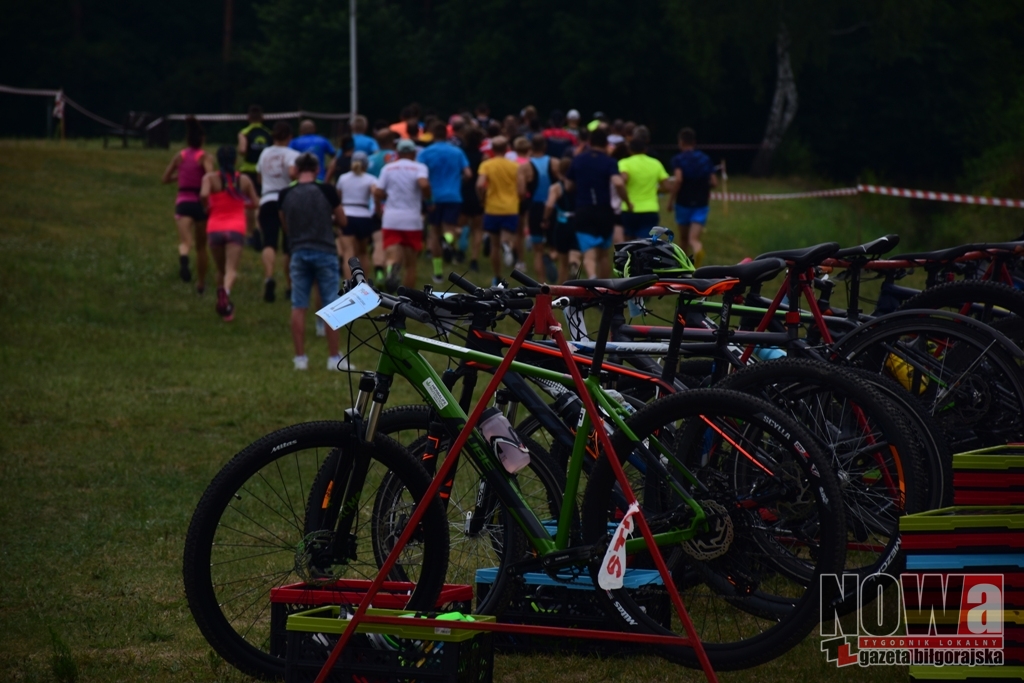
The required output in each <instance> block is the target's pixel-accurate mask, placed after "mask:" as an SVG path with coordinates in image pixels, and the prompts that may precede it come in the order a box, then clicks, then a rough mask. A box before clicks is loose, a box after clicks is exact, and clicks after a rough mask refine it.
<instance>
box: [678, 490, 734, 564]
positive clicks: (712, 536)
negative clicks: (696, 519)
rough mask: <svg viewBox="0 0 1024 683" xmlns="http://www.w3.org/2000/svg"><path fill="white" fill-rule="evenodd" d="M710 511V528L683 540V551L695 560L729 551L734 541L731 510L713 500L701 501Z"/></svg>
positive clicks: (718, 555) (705, 558)
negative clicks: (687, 539)
mask: <svg viewBox="0 0 1024 683" xmlns="http://www.w3.org/2000/svg"><path fill="white" fill-rule="evenodd" d="M700 504H701V507H703V508H704V510H705V511H707V512H708V516H707V520H708V530H707V531H705V532H702V533H700V534H697V535H696V536H694V537H693V538H691V539H690V540H689V541H684V542H683V552H685V553H686V554H687V555H689V556H690V557H692V558H693V559H695V560H701V561H707V560H713V559H715V558H716V557H721V556H722V555H724V554H726V553H727V552H729V547H730V546H731V545H732V541H733V536H734V532H733V521H732V518H731V517H730V516H729V511H728V510H726V509H725V507H724V506H723V505H722V504H721V503H717V502H715V501H713V500H702V501H700Z"/></svg>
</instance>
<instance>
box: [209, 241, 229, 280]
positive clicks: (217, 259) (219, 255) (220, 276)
mask: <svg viewBox="0 0 1024 683" xmlns="http://www.w3.org/2000/svg"><path fill="white" fill-rule="evenodd" d="M210 253H211V254H213V265H215V266H217V286H218V287H223V286H224V270H225V257H224V245H218V246H212V247H210Z"/></svg>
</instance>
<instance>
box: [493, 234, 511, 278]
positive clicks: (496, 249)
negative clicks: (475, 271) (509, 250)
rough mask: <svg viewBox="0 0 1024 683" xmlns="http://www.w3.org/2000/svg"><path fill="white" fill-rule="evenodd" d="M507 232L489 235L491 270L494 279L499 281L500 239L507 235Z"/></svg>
mask: <svg viewBox="0 0 1024 683" xmlns="http://www.w3.org/2000/svg"><path fill="white" fill-rule="evenodd" d="M508 234H509V233H507V232H492V233H491V270H493V271H494V277H496V278H497V279H499V280H500V279H501V238H502V237H503V236H505V235H508Z"/></svg>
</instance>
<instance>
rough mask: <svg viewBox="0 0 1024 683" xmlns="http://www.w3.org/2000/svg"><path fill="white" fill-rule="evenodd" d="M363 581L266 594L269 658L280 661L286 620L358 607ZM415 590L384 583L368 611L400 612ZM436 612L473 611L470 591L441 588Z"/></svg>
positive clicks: (410, 586) (297, 587)
mask: <svg viewBox="0 0 1024 683" xmlns="http://www.w3.org/2000/svg"><path fill="white" fill-rule="evenodd" d="M370 583H371V582H370V581H368V580H365V579H342V580H340V581H336V582H334V583H330V584H326V585H317V586H310V585H307V584H305V583H293V584H290V585H287V586H279V587H277V588H272V589H271V590H270V654H272V655H274V656H276V657H284V656H285V654H286V649H285V648H286V646H287V643H288V632H287V620H288V616H289V615H291V614H295V613H297V612H304V611H306V610H310V609H313V608H314V607H323V606H325V605H352V606H356V605H358V604H359V603H360V602H361V601H362V599H363V596H364V595H366V591H367V589H369V587H370ZM414 587H415V586H414V585H413V584H411V583H407V582H404V581H385V582H384V584H383V585H382V586H381V589H380V592H378V593H377V595H375V596H374V598H373V602H372V604H371V605H370V606H371V607H377V608H380V609H403V608H405V606H406V603H407V602H408V601H409V594H410V593H411V591H412V589H413V588H414ZM435 606H436V607H437V608H438V610H441V611H445V612H450V611H456V612H469V611H470V610H472V607H473V587H472V586H463V585H456V584H445V586H444V588H442V590H441V594H440V595H439V596H438V598H437V603H436V605H435Z"/></svg>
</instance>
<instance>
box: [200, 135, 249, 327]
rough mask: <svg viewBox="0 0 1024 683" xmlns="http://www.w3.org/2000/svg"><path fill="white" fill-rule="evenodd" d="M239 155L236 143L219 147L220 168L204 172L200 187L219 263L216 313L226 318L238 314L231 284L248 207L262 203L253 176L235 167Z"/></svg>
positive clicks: (236, 265) (234, 275)
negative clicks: (232, 297)
mask: <svg viewBox="0 0 1024 683" xmlns="http://www.w3.org/2000/svg"><path fill="white" fill-rule="evenodd" d="M237 158H238V152H237V151H236V150H235V148H234V147H230V146H228V145H224V146H223V147H221V148H220V149H218V150H217V163H218V164H219V165H220V171H216V172H211V173H207V174H206V175H204V176H203V183H202V188H201V189H200V191H199V199H200V201H202V203H203V207H204V208H205V209H206V212H207V214H208V215H209V218H207V221H206V236H207V239H208V240H209V243H210V251H212V252H213V262H214V263H215V264H217V314H218V315H220V317H221V318H223V319H224V320H231V319H233V318H234V317H235V306H234V304H232V303H231V286H232V285H233V284H235V277H236V275H237V273H238V261H239V260H240V259H241V257H242V248H243V247H244V246H245V232H246V224H245V209H246V207H247V206H259V203H260V198H259V195H257V194H256V188H255V186H253V184H252V180H250V179H249V177H248V176H245V175H242V174H241V173H238V172H237V171H236V170H235V161H236V160H237Z"/></svg>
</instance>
